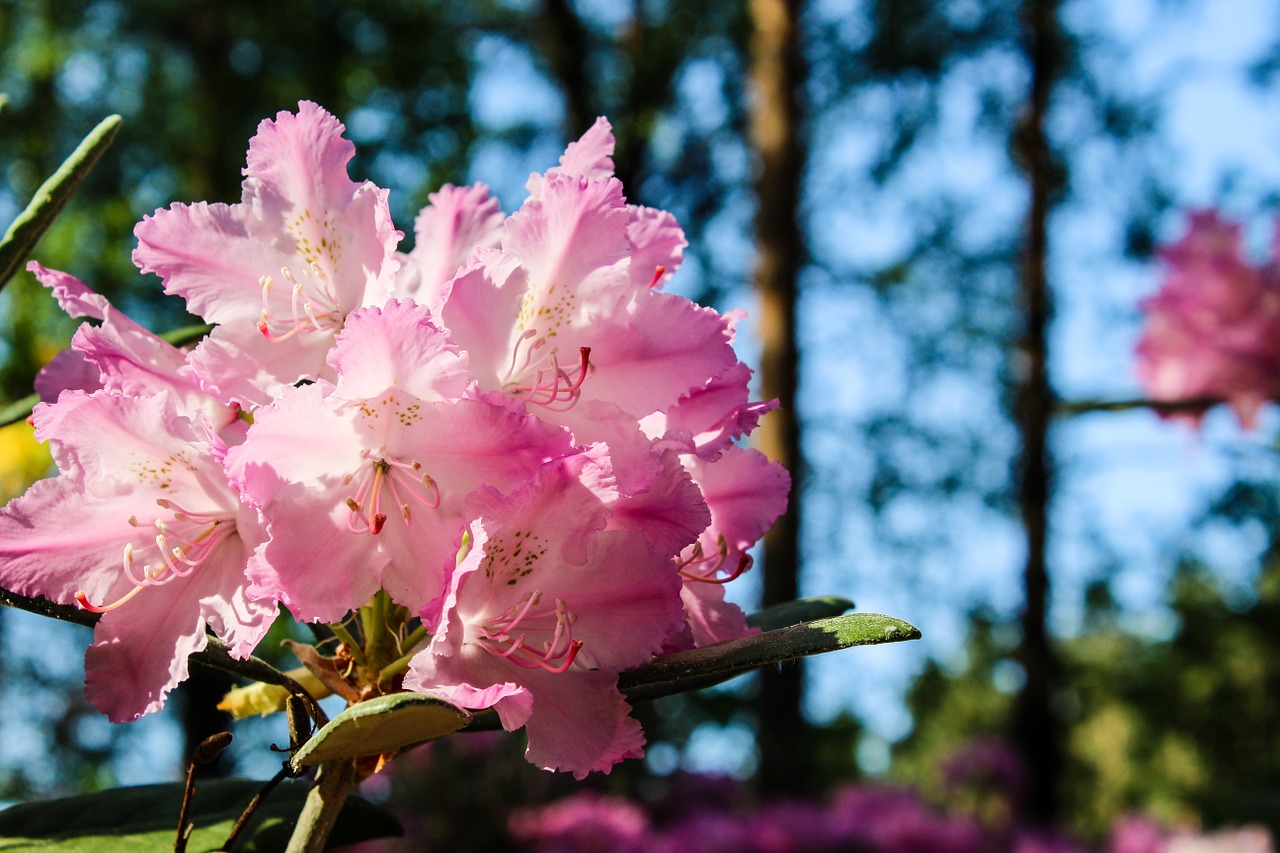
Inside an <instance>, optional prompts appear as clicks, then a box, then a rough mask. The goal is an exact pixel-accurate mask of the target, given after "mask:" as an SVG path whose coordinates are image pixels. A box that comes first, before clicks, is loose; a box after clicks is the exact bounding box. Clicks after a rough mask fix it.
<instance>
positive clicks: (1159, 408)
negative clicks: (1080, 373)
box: [1054, 397, 1227, 418]
mask: <svg viewBox="0 0 1280 853" xmlns="http://www.w3.org/2000/svg"><path fill="white" fill-rule="evenodd" d="M1225 402H1227V401H1226V400H1223V399H1222V398H1220V397H1188V398H1186V399H1184V400H1149V399H1144V398H1134V399H1129V400H1059V401H1057V402H1056V403H1055V404H1054V415H1056V416H1057V417H1060V418H1071V417H1075V416H1076V415H1090V414H1093V413H1094V412H1128V411H1132V410H1134V409H1150V410H1151V411H1153V412H1158V413H1160V414H1162V415H1172V414H1178V413H1181V412H1187V413H1191V414H1199V413H1202V412H1204V411H1206V410H1207V409H1211V408H1213V407H1214V406H1216V405H1218V404H1220V403H1225Z"/></svg>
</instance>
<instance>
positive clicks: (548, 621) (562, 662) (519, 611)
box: [475, 592, 582, 672]
mask: <svg viewBox="0 0 1280 853" xmlns="http://www.w3.org/2000/svg"><path fill="white" fill-rule="evenodd" d="M541 600H542V593H541V592H536V593H527V594H525V595H524V596H523V597H522V599H521V600H520V601H517V602H516V603H515V604H513V605H511V607H509V608H507V610H506V611H505V612H504V613H503V614H502V615H501V616H498V617H496V618H494V619H490V620H489V621H487V622H485V623H483V624H482V625H481V626H480V632H481V633H480V636H479V637H477V638H476V641H475V642H476V644H477V645H479V646H480V647H481V648H482V649H484V650H485V651H487V652H488V653H489V654H491V655H493V656H494V657H499V658H505V659H506V660H509V661H511V662H512V663H514V664H516V665H517V666H521V667H524V668H525V669H534V668H540V669H545V670H546V671H547V672H564V671H566V670H567V669H569V667H571V666H573V662H574V660H575V659H576V658H577V657H578V652H579V651H580V650H581V649H582V641H581V640H575V639H573V623H574V622H575V621H577V617H576V616H574V615H573V614H572V613H570V612H569V611H568V609H567V608H566V607H565V603H564V600H563V599H559V598H557V599H556V606H555V610H551V609H549V608H541V609H539V608H538V605H539V603H540V602H541ZM517 629H523V631H522V633H520V634H519V635H518V636H517V635H516V634H515V633H514V632H515V631H516V630H517ZM530 632H538V633H542V634H548V633H549V634H551V639H550V640H548V641H547V642H545V643H543V644H542V649H541V650H537V649H534V648H532V647H531V645H530V643H529V639H528V638H529V633H530Z"/></svg>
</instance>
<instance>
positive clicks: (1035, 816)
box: [1012, 0, 1063, 823]
mask: <svg viewBox="0 0 1280 853" xmlns="http://www.w3.org/2000/svg"><path fill="white" fill-rule="evenodd" d="M1057 14H1058V12H1057V3H1056V0H1026V2H1025V4H1024V5H1023V9H1022V15H1023V50H1024V53H1025V56H1026V59H1027V63H1028V65H1029V67H1030V71H1031V91H1030V95H1029V100H1028V103H1027V108H1026V112H1025V113H1024V115H1023V118H1022V122H1021V125H1020V126H1019V127H1018V128H1017V130H1016V131H1015V134H1016V135H1015V138H1014V139H1013V140H1012V149H1013V152H1014V157H1015V159H1016V160H1017V162H1018V164H1019V166H1020V167H1021V168H1022V170H1023V172H1024V173H1025V174H1026V178H1027V184H1028V187H1029V191H1030V199H1029V204H1028V210H1027V220H1026V238H1025V239H1026V243H1025V245H1024V247H1023V255H1022V271H1021V280H1020V286H1019V291H1020V308H1021V310H1022V313H1023V328H1022V336H1021V338H1020V340H1019V341H1018V346H1017V349H1016V351H1015V353H1014V358H1015V363H1014V366H1013V367H1014V369H1013V376H1014V378H1015V381H1016V383H1017V389H1016V392H1015V394H1016V396H1015V400H1014V406H1015V417H1016V420H1017V424H1018V431H1019V434H1020V437H1021V445H1022V453H1021V458H1020V460H1019V463H1018V469H1019V470H1018V501H1019V506H1020V510H1021V515H1022V523H1023V527H1024V529H1025V531H1026V548H1027V562H1026V567H1025V570H1024V575H1023V581H1024V584H1025V592H1026V601H1025V604H1024V607H1023V611H1022V614H1021V623H1022V625H1021V627H1022V640H1021V645H1020V647H1019V660H1020V662H1021V664H1022V667H1023V670H1024V672H1025V674H1026V680H1025V681H1024V683H1023V687H1022V690H1021V692H1020V694H1019V695H1018V701H1017V704H1016V708H1015V711H1014V721H1013V727H1014V731H1013V736H1014V743H1015V745H1016V747H1017V749H1018V751H1019V753H1020V754H1021V756H1022V758H1023V761H1024V762H1025V763H1026V766H1027V770H1028V773H1029V778H1028V783H1029V784H1028V788H1027V802H1026V808H1027V814H1028V817H1030V818H1031V819H1032V820H1034V821H1036V822H1038V823H1048V822H1050V821H1052V820H1053V818H1054V817H1055V816H1056V814H1057V811H1058V780H1059V776H1060V774H1061V771H1062V766H1063V756H1062V735H1061V726H1060V725H1059V721H1058V720H1057V718H1056V715H1055V713H1054V710H1053V701H1052V700H1053V693H1054V690H1055V688H1056V687H1057V685H1058V682H1059V679H1060V672H1059V670H1060V666H1059V663H1058V660H1057V656H1056V653H1055V651H1054V648H1053V645H1052V642H1051V639H1050V637H1049V633H1048V626H1047V624H1046V618H1047V615H1048V614H1047V607H1048V600H1049V567H1048V564H1047V561H1046V550H1047V549H1046V545H1047V541H1048V532H1049V530H1048V519H1049V502H1050V495H1051V486H1052V478H1053V460H1052V456H1051V453H1050V449H1049V443H1048V438H1049V424H1050V420H1051V418H1052V411H1053V387H1052V385H1051V384H1050V381H1049V365H1048V329H1049V322H1050V319H1051V316H1052V312H1053V301H1052V294H1051V293H1050V290H1049V282H1048V278H1047V273H1046V265H1045V261H1046V256H1047V254H1048V220H1049V213H1050V209H1051V206H1052V204H1053V199H1052V195H1053V185H1054V180H1055V168H1054V162H1053V154H1052V151H1051V150H1050V147H1049V141H1048V138H1047V136H1046V134H1045V117H1046V113H1047V112H1048V109H1049V101H1050V96H1051V94H1052V91H1053V85H1054V82H1055V78H1056V76H1057V74H1058V72H1059V68H1060V67H1061V63H1060V61H1059V56H1058V49H1059V46H1060V37H1059V32H1058V22H1057Z"/></svg>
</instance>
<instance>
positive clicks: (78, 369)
mask: <svg viewBox="0 0 1280 853" xmlns="http://www.w3.org/2000/svg"><path fill="white" fill-rule="evenodd" d="M101 388H102V372H101V371H100V370H98V366H97V365H96V364H91V363H90V362H88V361H86V360H85V357H84V353H82V352H79V351H77V350H74V349H70V348H67V349H64V350H61V351H60V352H59V353H58V354H57V355H55V356H54V357H53V358H51V359H50V360H49V363H48V364H46V365H45V366H44V367H42V368H40V372H39V373H37V374H36V380H35V389H36V393H37V394H39V395H40V400H41V401H42V402H45V403H52V402H53V401H54V400H56V399H58V395H59V394H61V393H62V392H63V391H85V392H91V391H97V390H100V389H101Z"/></svg>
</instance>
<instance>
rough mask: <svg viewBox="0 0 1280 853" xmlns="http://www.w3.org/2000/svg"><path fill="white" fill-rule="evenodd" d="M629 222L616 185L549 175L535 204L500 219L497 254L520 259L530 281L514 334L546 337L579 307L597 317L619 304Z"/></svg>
mask: <svg viewBox="0 0 1280 853" xmlns="http://www.w3.org/2000/svg"><path fill="white" fill-rule="evenodd" d="M628 218H629V217H628V214H627V210H626V205H625V202H624V200H623V198H622V184H620V183H618V181H616V180H614V179H612V178H610V179H609V180H607V181H590V180H587V179H585V178H574V177H569V176H564V175H555V176H550V177H548V178H547V180H546V182H545V184H544V186H543V192H542V197H541V199H540V200H530V201H528V202H525V205H524V206H523V207H522V208H520V210H518V211H516V212H515V213H514V214H512V215H511V217H510V218H508V219H507V234H506V237H505V238H503V241H502V250H503V252H505V253H506V254H508V255H511V256H512V257H516V258H519V259H520V263H521V265H522V266H523V267H524V269H525V271H526V273H527V274H528V277H529V296H528V297H526V302H525V304H524V305H523V306H522V307H523V308H525V309H526V314H527V316H524V315H522V316H521V317H520V322H519V326H520V330H521V331H523V330H524V329H526V328H537V329H538V330H539V331H540V332H541V333H542V334H544V335H548V336H549V335H551V334H552V333H553V332H555V331H556V330H557V329H559V328H561V327H562V326H563V325H565V324H568V323H570V322H573V321H574V319H575V318H579V317H581V316H582V314H581V312H583V311H584V310H586V309H585V306H588V305H591V306H599V307H597V308H596V309H595V310H597V311H598V310H601V309H602V308H605V307H607V306H608V305H609V304H610V303H612V302H613V301H616V300H617V299H619V298H621V296H622V295H623V294H624V293H625V292H626V290H627V289H628V288H629V284H630V279H629V273H628V271H627V263H628V258H629V254H630V244H629V243H628V242H627V221H628ZM503 319H504V320H505V321H506V322H510V320H509V319H508V318H503Z"/></svg>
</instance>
